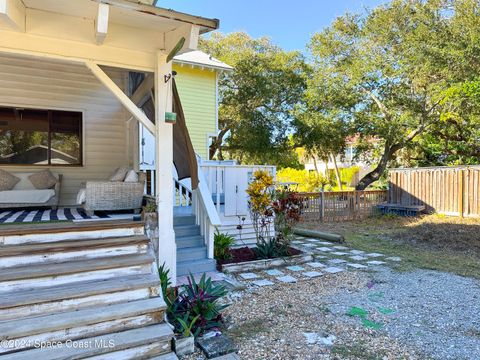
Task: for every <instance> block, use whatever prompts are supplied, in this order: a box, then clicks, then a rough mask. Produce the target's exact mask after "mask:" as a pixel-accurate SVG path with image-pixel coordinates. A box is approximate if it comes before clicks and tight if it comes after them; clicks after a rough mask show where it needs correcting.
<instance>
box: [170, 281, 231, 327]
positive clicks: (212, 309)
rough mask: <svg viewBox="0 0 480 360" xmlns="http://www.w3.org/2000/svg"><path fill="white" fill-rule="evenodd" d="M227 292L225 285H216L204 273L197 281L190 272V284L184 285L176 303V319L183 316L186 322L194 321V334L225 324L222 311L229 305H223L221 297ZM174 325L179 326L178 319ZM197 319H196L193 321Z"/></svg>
mask: <svg viewBox="0 0 480 360" xmlns="http://www.w3.org/2000/svg"><path fill="white" fill-rule="evenodd" d="M226 294H227V290H226V289H225V287H224V286H223V285H218V284H217V285H214V284H213V283H212V279H211V278H207V277H206V275H205V274H203V275H202V277H201V279H200V281H199V282H198V283H197V282H196V281H195V277H194V276H193V275H192V274H190V276H189V279H188V285H185V286H183V287H182V289H181V291H180V293H179V296H178V300H177V301H176V303H175V314H176V316H175V319H178V317H179V316H181V317H182V319H183V320H184V322H185V323H191V322H193V325H191V326H190V329H191V330H192V331H193V334H194V336H198V335H200V334H202V333H204V332H205V331H207V330H211V329H214V328H219V327H221V326H222V325H223V319H222V314H221V311H222V310H223V309H225V308H226V307H227V306H228V305H221V304H220V303H219V299H220V298H222V297H224V296H225V295H226ZM175 319H173V320H174V326H176V327H177V326H178V325H176V324H178V321H177V322H175ZM194 319H196V320H195V321H193V320H194Z"/></svg>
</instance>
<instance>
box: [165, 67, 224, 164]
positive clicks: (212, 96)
mask: <svg viewBox="0 0 480 360" xmlns="http://www.w3.org/2000/svg"><path fill="white" fill-rule="evenodd" d="M173 69H174V70H175V71H177V76H176V77H175V80H176V81H177V85H178V92H179V94H180V100H181V101H182V106H183V111H184V113H185V120H186V123H187V128H188V132H189V133H190V138H191V139H192V144H193V148H194V149H195V152H196V153H197V154H199V155H200V156H201V157H202V158H203V159H208V149H207V138H208V135H209V134H215V130H216V73H215V72H214V71H211V70H210V69H203V70H202V69H200V68H192V67H190V66H180V65H178V64H175V65H174V66H173Z"/></svg>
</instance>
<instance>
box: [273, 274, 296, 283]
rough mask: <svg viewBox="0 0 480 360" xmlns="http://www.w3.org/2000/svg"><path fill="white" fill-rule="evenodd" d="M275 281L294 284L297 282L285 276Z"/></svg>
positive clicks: (291, 277)
mask: <svg viewBox="0 0 480 360" xmlns="http://www.w3.org/2000/svg"><path fill="white" fill-rule="evenodd" d="M276 279H277V280H279V281H281V282H284V283H294V282H297V279H296V278H294V277H293V276H290V275H286V276H279V277H277V278H276Z"/></svg>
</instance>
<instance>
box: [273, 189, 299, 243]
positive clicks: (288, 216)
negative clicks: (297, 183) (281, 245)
mask: <svg viewBox="0 0 480 360" xmlns="http://www.w3.org/2000/svg"><path fill="white" fill-rule="evenodd" d="M274 199H275V200H274V201H273V202H272V209H273V212H274V214H275V230H276V231H277V238H278V240H280V241H284V242H286V243H287V244H289V243H290V237H291V235H292V233H293V228H294V227H295V225H296V223H298V222H299V221H300V215H301V211H302V207H303V202H302V199H301V198H300V197H299V196H298V194H297V193H296V192H293V191H289V190H276V191H275V195H274Z"/></svg>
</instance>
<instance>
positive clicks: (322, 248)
mask: <svg viewBox="0 0 480 360" xmlns="http://www.w3.org/2000/svg"><path fill="white" fill-rule="evenodd" d="M317 250H319V251H322V252H328V251H332V249H330V248H328V247H318V248H317Z"/></svg>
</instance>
